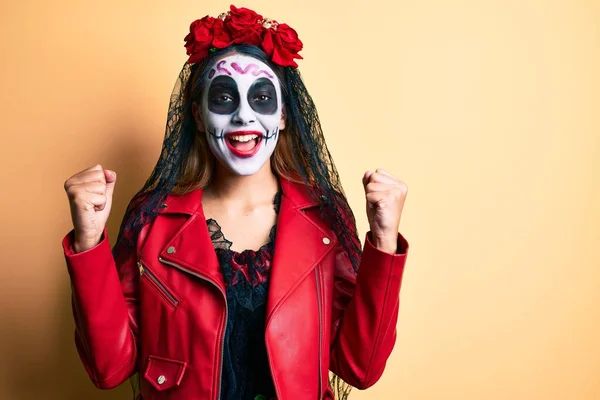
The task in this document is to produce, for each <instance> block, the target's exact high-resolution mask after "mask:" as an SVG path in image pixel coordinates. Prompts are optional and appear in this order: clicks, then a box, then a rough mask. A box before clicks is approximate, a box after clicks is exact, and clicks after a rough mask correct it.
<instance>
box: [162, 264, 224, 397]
mask: <svg viewBox="0 0 600 400" xmlns="http://www.w3.org/2000/svg"><path fill="white" fill-rule="evenodd" d="M158 261H160V262H162V263H165V264H167V265H170V266H172V267H174V268H177V269H178V270H180V271H182V272H185V273H187V274H190V275H193V276H195V277H197V278H199V279H202V280H204V281H207V282H210V283H212V284H213V285H215V287H216V288H217V289H219V292H221V294H222V295H223V300H225V324H224V326H225V327H227V318H228V314H229V310H228V309H227V296H226V295H225V291H224V290H223V289H221V287H220V286H219V285H218V284H217V282H215V281H214V280H213V279H210V278H209V277H207V276H202V275H199V274H197V273H195V272H193V271H190V270H189V269H186V268H183V267H182V266H180V265H177V264H175V263H172V262H170V261H167V260H165V259H164V258H162V257H158ZM223 330H225V328H224V329H223ZM221 335H222V340H221V359H220V363H219V382H218V383H219V395H218V396H217V400H220V399H221V380H222V379H223V355H224V353H225V334H224V332H221Z"/></svg>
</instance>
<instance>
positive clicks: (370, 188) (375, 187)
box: [365, 182, 391, 193]
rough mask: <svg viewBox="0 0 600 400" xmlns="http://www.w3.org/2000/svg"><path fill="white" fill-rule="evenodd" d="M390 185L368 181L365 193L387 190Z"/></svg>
mask: <svg viewBox="0 0 600 400" xmlns="http://www.w3.org/2000/svg"><path fill="white" fill-rule="evenodd" d="M390 189H391V186H390V185H388V184H386V183H378V182H370V183H368V184H367V186H365V193H371V192H387V191H388V190H390Z"/></svg>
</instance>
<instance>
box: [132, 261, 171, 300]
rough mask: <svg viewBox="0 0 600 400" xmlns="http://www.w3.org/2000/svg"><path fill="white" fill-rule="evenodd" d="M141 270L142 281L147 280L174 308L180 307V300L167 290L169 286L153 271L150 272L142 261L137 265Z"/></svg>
mask: <svg viewBox="0 0 600 400" xmlns="http://www.w3.org/2000/svg"><path fill="white" fill-rule="evenodd" d="M137 265H138V268H139V270H140V277H141V279H145V280H146V281H147V282H148V283H150V285H151V286H152V287H153V288H154V289H155V290H156V291H157V292H158V294H159V295H160V296H161V297H162V298H163V299H165V301H166V302H167V303H168V304H169V305H171V306H173V307H177V306H178V305H179V300H178V299H177V297H176V296H175V294H174V293H173V292H172V291H171V290H169V289H168V288H167V286H166V285H165V284H164V283H163V282H162V281H161V279H159V278H158V277H157V276H156V275H155V274H154V273H153V272H152V271H150V270H149V269H148V268H147V267H146V266H145V265H144V264H143V263H142V262H141V261H138V263H137Z"/></svg>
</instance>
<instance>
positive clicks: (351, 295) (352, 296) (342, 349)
mask: <svg viewBox="0 0 600 400" xmlns="http://www.w3.org/2000/svg"><path fill="white" fill-rule="evenodd" d="M407 250H408V243H407V242H406V240H405V239H404V237H402V235H400V234H398V248H397V251H396V254H388V253H385V252H382V251H380V250H378V249H377V248H376V247H375V246H374V245H373V244H372V241H371V239H370V233H367V237H366V239H365V245H364V249H363V254H362V258H361V261H360V265H359V268H358V273H355V272H354V270H353V268H352V266H351V264H350V260H349V259H348V257H347V255H346V254H345V252H344V251H343V250H342V249H341V247H340V248H339V249H338V250H337V253H336V260H335V276H334V293H333V310H332V330H331V332H332V343H331V365H330V369H331V371H332V372H333V373H335V374H336V375H338V376H339V377H341V378H342V379H343V380H344V381H346V382H347V383H349V384H350V385H352V386H354V387H356V388H358V389H366V388H368V387H370V386H372V385H374V384H375V383H376V382H377V381H378V380H379V378H380V377H381V375H382V374H383V370H384V368H385V364H386V362H387V359H388V357H389V356H390V354H391V352H392V349H393V347H394V343H395V341H396V323H397V321H398V307H399V303H400V286H401V283H402V275H403V272H404V264H405V261H406V254H407Z"/></svg>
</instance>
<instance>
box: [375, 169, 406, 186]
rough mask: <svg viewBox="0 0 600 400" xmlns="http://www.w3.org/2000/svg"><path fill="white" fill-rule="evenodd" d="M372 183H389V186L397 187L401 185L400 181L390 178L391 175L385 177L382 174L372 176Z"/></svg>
mask: <svg viewBox="0 0 600 400" xmlns="http://www.w3.org/2000/svg"><path fill="white" fill-rule="evenodd" d="M369 181H370V182H379V183H387V184H389V185H397V184H398V183H399V181H398V180H397V179H396V178H394V177H392V176H390V175H385V174H382V173H380V172H375V173H374V174H372V175H371V177H370V179H369Z"/></svg>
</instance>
